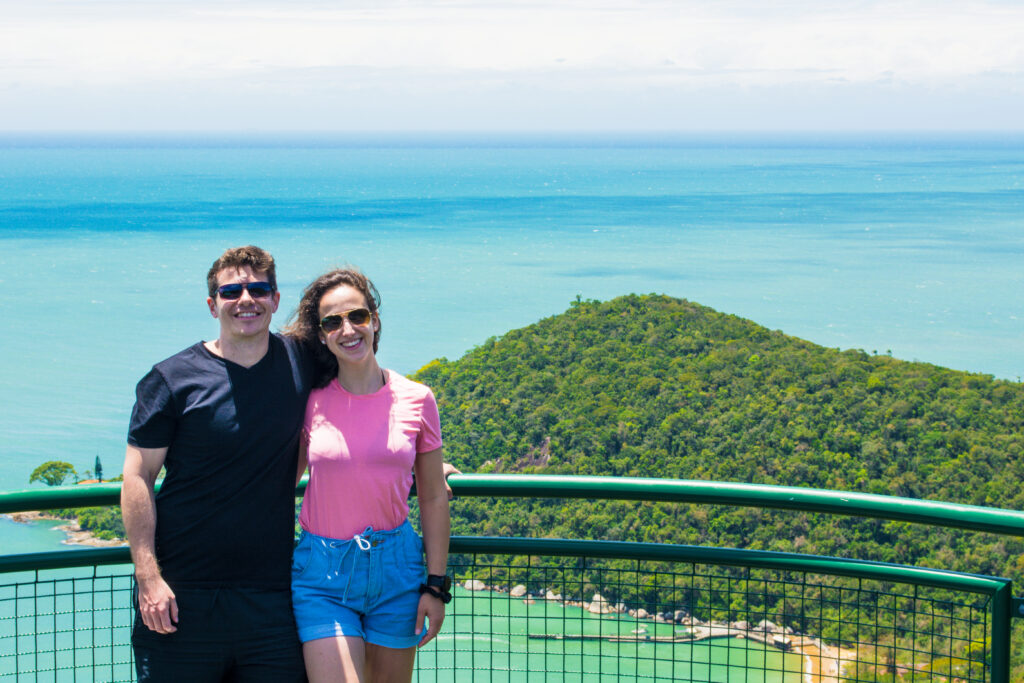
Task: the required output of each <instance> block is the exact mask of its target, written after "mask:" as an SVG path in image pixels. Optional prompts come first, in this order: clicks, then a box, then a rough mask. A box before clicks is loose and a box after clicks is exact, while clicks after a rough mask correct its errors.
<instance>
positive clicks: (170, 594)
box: [121, 445, 178, 633]
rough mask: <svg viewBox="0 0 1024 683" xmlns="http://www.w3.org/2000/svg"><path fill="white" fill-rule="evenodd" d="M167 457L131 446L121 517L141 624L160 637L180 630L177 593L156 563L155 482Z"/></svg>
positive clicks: (160, 450) (159, 451) (155, 450)
mask: <svg viewBox="0 0 1024 683" xmlns="http://www.w3.org/2000/svg"><path fill="white" fill-rule="evenodd" d="M166 457H167V449H166V448H138V447H136V446H131V445H129V446H128V449H127V451H126V452H125V456H124V483H123V484H122V485H121V515H122V517H123V518H124V530H125V534H126V535H127V536H128V545H129V546H131V552H132V562H134V563H135V579H136V582H137V583H138V586H139V612H140V614H141V615H142V621H143V623H145V624H146V626H147V627H149V629H150V630H152V631H156V632H157V633H174V632H175V631H177V630H178V629H177V628H176V627H175V626H174V624H176V623H177V621H178V603H177V602H176V601H175V599H174V591H172V590H171V587H170V586H168V585H167V582H165V581H164V579H163V576H161V575H160V565H159V564H157V561H156V540H155V537H156V492H155V485H156V478H157V475H158V474H160V468H161V467H163V464H164V458H166Z"/></svg>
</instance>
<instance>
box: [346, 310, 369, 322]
mask: <svg viewBox="0 0 1024 683" xmlns="http://www.w3.org/2000/svg"><path fill="white" fill-rule="evenodd" d="M348 319H349V322H351V323H352V324H353V325H358V326H360V327H362V326H363V325H365V324H366V323H368V322H369V321H370V312H369V311H368V310H366V309H365V308H357V309H356V310H354V311H349V312H348Z"/></svg>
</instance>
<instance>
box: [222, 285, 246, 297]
mask: <svg viewBox="0 0 1024 683" xmlns="http://www.w3.org/2000/svg"><path fill="white" fill-rule="evenodd" d="M217 292H218V293H219V294H220V297H221V298H222V299H239V298H241V296H242V285H221V286H220V287H218V288H217Z"/></svg>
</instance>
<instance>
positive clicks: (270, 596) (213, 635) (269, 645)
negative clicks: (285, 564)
mask: <svg viewBox="0 0 1024 683" xmlns="http://www.w3.org/2000/svg"><path fill="white" fill-rule="evenodd" d="M174 595H175V599H176V601H177V603H178V623H177V628H178V630H177V631H176V632H174V633H169V634H159V633H155V632H153V631H150V630H149V629H148V628H147V627H146V625H145V624H144V623H142V617H141V616H140V615H139V610H138V604H136V607H135V625H134V627H133V628H132V649H133V651H134V653H135V672H136V674H137V676H138V680H139V681H140V682H143V683H165V682H166V683H186V682H188V683H207V682H209V683H220V682H221V681H231V682H232V683H263V682H266V683H279V682H280V683H303V682H304V681H305V680H306V669H305V666H304V664H303V661H302V645H301V643H299V637H298V635H297V633H296V630H295V618H294V616H293V615H292V604H291V591H290V590H287V589H286V590H279V591H278V590H260V589H242V588H200V589H191V588H178V589H174Z"/></svg>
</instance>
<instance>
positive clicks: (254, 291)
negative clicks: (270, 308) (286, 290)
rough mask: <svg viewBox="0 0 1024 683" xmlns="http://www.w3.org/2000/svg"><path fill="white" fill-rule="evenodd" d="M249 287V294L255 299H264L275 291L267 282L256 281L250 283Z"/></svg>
mask: <svg viewBox="0 0 1024 683" xmlns="http://www.w3.org/2000/svg"><path fill="white" fill-rule="evenodd" d="M248 289H249V296H251V297H252V298H254V299H264V298H266V297H268V296H270V293H271V292H272V291H274V290H272V289H271V287H270V285H269V284H268V283H266V282H254V283H252V284H251V285H249V287H248Z"/></svg>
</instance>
